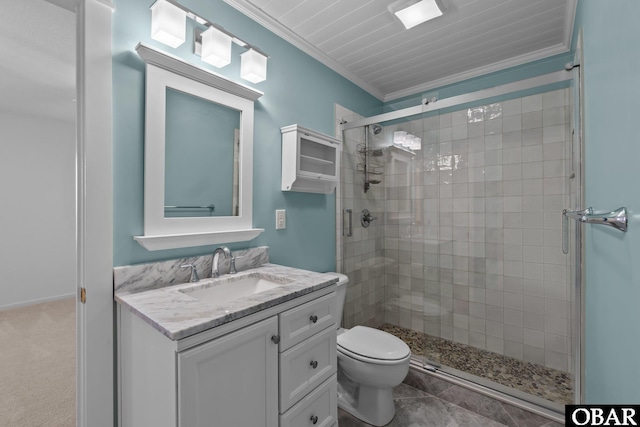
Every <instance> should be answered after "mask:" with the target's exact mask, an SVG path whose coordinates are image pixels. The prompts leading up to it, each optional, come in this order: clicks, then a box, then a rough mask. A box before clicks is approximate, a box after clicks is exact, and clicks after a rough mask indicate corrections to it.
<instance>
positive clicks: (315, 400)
mask: <svg viewBox="0 0 640 427" xmlns="http://www.w3.org/2000/svg"><path fill="white" fill-rule="evenodd" d="M314 421H315V423H314ZM337 422H338V385H337V380H336V375H335V374H334V375H332V376H331V378H329V379H328V380H327V381H326V382H325V383H324V384H322V385H321V386H320V387H318V388H317V389H315V390H314V391H313V392H312V393H310V394H309V395H308V396H306V397H305V398H304V399H302V400H301V401H300V402H298V403H297V404H296V405H294V406H293V407H292V408H291V409H290V410H288V411H287V412H286V413H285V414H283V415H281V416H280V427H305V426H309V427H331V426H335V425H337V424H336V423H337Z"/></svg>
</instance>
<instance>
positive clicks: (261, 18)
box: [224, 0, 385, 101]
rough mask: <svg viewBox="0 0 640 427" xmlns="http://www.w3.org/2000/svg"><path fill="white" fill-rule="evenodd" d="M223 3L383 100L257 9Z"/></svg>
mask: <svg viewBox="0 0 640 427" xmlns="http://www.w3.org/2000/svg"><path fill="white" fill-rule="evenodd" d="M224 2H225V3H227V4H229V5H230V6H232V7H233V8H234V9H237V10H238V11H240V12H242V13H243V14H244V15H246V16H248V17H249V18H251V19H253V20H254V21H256V22H257V23H258V24H260V25H262V26H263V27H265V28H266V29H267V30H269V31H271V32H272V33H274V34H276V35H277V36H280V37H282V38H283V39H284V40H286V41H287V42H289V43H291V44H292V45H294V46H295V47H297V48H298V49H300V50H301V51H303V52H304V53H306V54H307V55H309V56H311V57H312V58H314V59H315V60H317V61H319V62H320V63H322V64H323V65H325V66H327V67H328V68H330V69H332V70H333V71H335V72H336V73H338V74H340V75H341V76H343V77H344V78H346V79H347V80H349V81H351V82H352V83H353V84H355V85H356V86H359V87H360V88H361V89H364V90H365V91H367V92H368V93H369V94H371V95H373V96H375V97H376V98H378V99H379V100H381V101H383V100H384V97H385V95H384V93H383V92H382V91H381V90H380V89H379V88H377V87H376V86H373V85H371V84H370V83H368V82H366V81H365V80H363V79H361V78H360V77H358V76H357V75H356V74H355V73H353V72H351V71H350V70H349V69H347V68H346V67H343V66H342V65H340V64H339V63H338V62H337V61H335V60H334V59H332V58H331V57H329V56H328V55H327V54H325V53H324V52H322V51H321V50H320V49H318V48H316V47H315V46H313V45H312V44H311V43H309V42H307V41H306V40H305V39H303V38H302V37H300V36H298V35H297V34H295V33H294V32H292V31H291V30H289V29H288V28H286V27H285V26H284V25H282V24H281V23H279V22H278V21H276V20H275V19H273V18H271V17H270V16H268V15H267V14H265V13H264V12H263V11H262V10H260V9H259V8H257V7H255V6H254V5H252V4H250V3H249V2H247V1H245V0H224Z"/></svg>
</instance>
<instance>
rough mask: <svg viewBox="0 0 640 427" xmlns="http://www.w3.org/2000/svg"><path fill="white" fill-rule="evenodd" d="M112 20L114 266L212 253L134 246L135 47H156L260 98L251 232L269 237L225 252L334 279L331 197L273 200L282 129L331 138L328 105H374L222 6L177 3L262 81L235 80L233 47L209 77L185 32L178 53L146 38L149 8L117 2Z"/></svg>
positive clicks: (138, 210)
mask: <svg viewBox="0 0 640 427" xmlns="http://www.w3.org/2000/svg"><path fill="white" fill-rule="evenodd" d="M114 3H115V6H116V9H115V12H114V15H113V45H112V49H113V122H114V129H113V146H114V153H113V154H114V237H113V239H114V242H113V243H114V265H116V266H119V265H127V264H137V263H143V262H152V261H156V260H164V259H171V258H177V257H182V256H191V255H200V254H206V253H211V252H212V250H213V249H214V247H197V248H189V249H181V250H166V251H156V252H149V251H147V250H145V249H143V248H142V247H141V246H139V245H138V244H137V243H136V242H135V241H134V240H133V238H132V236H135V235H141V234H143V175H144V80H145V79H144V63H143V61H142V60H141V59H140V58H139V57H138V55H137V54H136V53H135V50H134V49H135V46H136V45H137V44H138V42H144V43H147V44H149V45H152V46H155V47H158V48H160V49H162V50H164V51H166V52H168V53H171V54H173V55H178V56H180V57H182V58H183V59H185V60H187V61H189V62H192V63H194V64H196V65H198V66H201V67H205V68H210V69H211V70H212V71H215V72H217V73H219V74H222V75H224V76H226V77H228V78H230V79H232V80H234V81H238V82H241V83H244V84H247V85H250V86H253V87H255V88H256V89H258V90H260V91H262V92H264V96H262V97H261V98H260V99H259V100H258V101H257V102H256V103H255V130H254V163H255V164H254V180H253V181H254V187H253V193H254V197H253V225H254V227H256V228H264V229H265V230H266V231H265V232H264V233H262V234H261V235H260V236H259V237H257V238H256V239H254V240H252V241H250V242H242V243H236V244H232V245H229V247H230V248H231V249H234V248H246V247H253V246H259V245H269V246H270V247H271V260H272V262H275V263H279V264H284V265H289V266H294V267H300V268H306V269H310V270H316V271H328V270H334V269H335V195H333V194H330V195H318V194H305V193H285V192H282V191H280V180H281V172H280V171H281V169H280V164H281V160H280V159H281V138H280V127H282V126H286V125H290V124H294V123H297V124H300V125H302V126H305V127H308V128H311V129H315V130H317V131H319V132H323V133H326V134H329V135H333V134H334V103H338V104H340V105H343V106H344V107H346V108H349V109H350V110H353V111H355V112H359V113H361V114H362V113H364V112H365V111H372V110H374V109H376V108H379V107H380V106H381V104H382V103H381V102H380V101H379V100H378V99H376V98H374V97H373V96H371V95H369V94H368V93H366V92H365V91H363V90H361V89H360V88H358V87H357V86H355V85H354V84H352V83H351V82H349V81H347V80H346V79H344V78H343V77H341V76H339V75H338V74H336V73H334V72H333V71H331V70H330V69H328V68H327V67H325V66H323V65H321V64H320V63H319V62H317V61H315V60H314V59H312V58H310V57H309V56H308V55H306V54H304V53H302V52H301V51H300V50H298V49H297V48H295V47H293V46H292V45H290V44H289V43H287V42H285V41H283V40H282V39H281V38H279V37H277V36H276V35H274V34H273V33H271V32H269V31H267V30H266V29H265V28H263V27H261V26H260V25H258V24H256V23H255V22H254V21H252V20H250V19H249V18H247V17H245V16H244V15H242V14H241V13H239V12H238V11H236V10H235V9H233V8H231V7H230V6H228V5H227V4H225V3H224V2H223V1H222V0H182V1H181V4H183V5H185V6H187V7H189V8H190V9H191V10H193V11H194V12H196V13H198V14H200V15H201V16H203V17H205V18H207V19H209V20H212V21H214V22H216V23H217V24H219V25H222V26H223V27H225V28H226V29H227V30H228V31H230V32H232V33H234V34H235V35H237V36H238V37H240V38H241V39H243V40H246V41H247V42H249V43H253V44H255V45H256V46H257V47H259V48H260V49H262V50H264V51H265V52H266V53H267V54H268V55H269V56H270V58H269V62H268V66H267V80H266V81H265V82H262V83H258V84H256V85H252V84H251V83H249V82H246V81H244V80H242V79H240V76H239V74H240V71H239V68H240V59H239V56H238V55H239V54H240V53H241V52H242V50H241V49H240V48H239V47H237V46H235V45H234V52H233V55H232V63H231V64H230V65H228V66H226V67H224V68H220V69H218V68H215V67H210V66H209V65H207V64H205V63H203V62H202V61H200V58H199V57H197V56H194V55H193V54H192V53H191V49H192V47H191V40H192V37H193V35H192V32H190V31H189V32H188V33H187V41H186V42H185V44H184V45H182V46H180V47H179V48H178V49H172V48H170V47H168V46H165V45H163V44H161V43H158V42H155V41H154V40H152V39H151V38H150V36H149V33H150V18H151V12H150V11H149V6H150V5H151V4H152V3H153V0H146V1H143V0H115V1H114ZM275 209H286V210H287V229H286V230H278V231H276V230H275Z"/></svg>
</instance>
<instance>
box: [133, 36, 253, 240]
mask: <svg viewBox="0 0 640 427" xmlns="http://www.w3.org/2000/svg"><path fill="white" fill-rule="evenodd" d="M136 51H137V52H138V54H139V55H140V56H141V57H142V59H144V61H145V62H146V97H145V103H146V109H145V114H146V115H145V177H144V178H145V179H144V236H134V239H135V240H136V241H137V242H138V243H140V244H141V245H142V246H143V247H145V248H146V249H148V250H160V249H171V248H180V247H189V246H202V245H210V244H217V243H230V242H240V241H247V240H251V239H253V238H254V237H256V236H257V235H258V234H260V233H261V232H262V231H264V230H263V229H254V228H253V224H252V198H253V195H252V187H253V107H254V106H253V102H254V101H255V100H256V99H258V98H259V97H260V96H261V95H262V93H261V92H259V91H256V90H254V89H252V88H250V87H248V86H244V85H242V84H238V83H235V82H233V81H230V80H228V79H226V78H225V77H222V76H220V75H218V74H215V73H213V72H211V71H209V70H206V69H204V68H200V67H196V66H194V65H191V64H189V63H187V62H185V61H183V60H182V59H180V58H178V57H175V56H173V55H170V54H167V53H165V52H162V51H160V50H157V49H155V48H152V47H149V46H147V45H145V44H143V43H140V44H139V45H138V46H137V47H136ZM201 160H203V161H201ZM216 211H217V212H216Z"/></svg>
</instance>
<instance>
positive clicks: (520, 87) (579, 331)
mask: <svg viewBox="0 0 640 427" xmlns="http://www.w3.org/2000/svg"><path fill="white" fill-rule="evenodd" d="M580 41H581V40H580V38H579V42H578V48H577V50H576V55H575V60H574V61H575V62H574V64H576V65H577V66H576V67H574V68H573V69H567V70H561V71H556V72H552V73H549V74H544V75H541V76H537V77H533V78H529V79H525V80H520V81H516V82H513V83H507V84H504V85H500V86H496V87H493V88H489V89H483V90H479V91H475V92H470V93H467V94H463V95H458V96H453V97H450V98H445V99H441V100H437V101H436V102H428V103H427V102H426V100H423V103H422V104H421V105H417V106H414V107H408V108H404V109H401V110H397V111H392V112H387V113H382V114H378V115H375V116H371V117H367V118H362V119H359V120H354V121H351V122H346V123H340V122H337V123H336V126H337V127H336V133H340V134H342V133H343V132H344V131H347V130H350V129H355V128H359V127H365V126H368V125H371V124H375V123H384V122H387V121H390V120H397V119H402V118H407V117H411V116H418V115H421V114H424V113H428V112H437V111H439V110H442V109H449V108H452V107H456V106H459V105H464V104H470V103H474V102H478V101H483V100H489V99H490V98H493V97H498V96H502V95H507V94H512V93H517V92H522V91H526V90H530V89H536V88H543V87H545V86H549V85H553V84H558V83H563V82H566V81H571V80H573V85H572V86H571V88H572V91H574V92H575V93H574V92H572V96H573V99H574V106H573V111H572V112H571V114H573V117H574V118H575V119H576V120H577V123H576V122H574V123H573V125H574V129H573V131H574V135H573V136H572V142H571V143H572V145H574V147H575V148H576V149H577V150H576V153H575V156H576V159H573V158H570V159H568V161H574V160H575V161H576V164H575V165H574V166H575V167H576V169H575V170H574V172H575V173H576V177H577V178H578V180H577V182H578V187H577V190H576V200H575V204H576V206H572V207H571V208H572V209H580V208H581V205H582V203H583V200H584V194H583V192H584V171H583V168H582V165H583V151H584V150H583V147H582V134H583V117H584V116H583V101H582V100H583V97H582V95H583V86H582V80H581V78H580V77H581V76H580V67H579V65H580V64H581V63H582V61H581V49H580ZM572 70H573V71H572ZM548 90H554V89H548ZM546 91H547V90H541V91H540V92H536V93H543V92H546ZM576 99H577V101H578V102H577V103H576V102H575V100H576ZM337 119H339V118H337ZM339 129H341V130H342V132H339ZM341 136H342V135H341ZM336 197H340V196H339V195H338V193H337V195H336ZM340 199H342V197H340ZM341 205H342V201H340V204H339V205H337V206H341ZM342 208H344V206H342ZM559 215H560V214H559ZM342 219H343V220H344V215H342ZM342 225H343V224H338V229H341V227H342ZM338 236H339V239H338V246H340V247H341V246H342V244H343V240H344V237H343V236H340V233H338ZM583 251H584V242H583V237H582V233H581V227H576V228H575V262H574V265H573V266H570V268H573V271H572V275H571V278H573V279H574V280H572V281H570V283H569V285H570V286H571V287H572V290H573V291H574V292H575V294H574V299H573V300H572V301H571V305H572V310H575V313H574V314H573V315H571V317H570V327H571V329H572V332H571V336H570V339H571V352H572V360H573V363H574V366H573V368H574V369H573V375H574V378H573V382H574V393H573V395H574V403H576V404H579V403H581V402H583V396H584V382H583V377H584V372H583V369H584V364H583V336H584V327H583V325H584V322H583V313H584V310H583V307H584V301H583V291H582V287H583V285H582V277H583V268H584V266H583V265H582V264H583V260H584V257H583ZM339 253H340V252H339ZM339 259H341V257H340V258H339ZM419 363H420V367H422V368H424V369H428V370H434V371H436V372H437V373H438V374H439V375H445V376H451V374H449V373H447V372H445V371H441V370H440V368H439V366H432V365H429V364H428V362H426V359H424V358H421V360H420V362H419ZM453 379H454V381H456V380H457V378H455V377H453ZM457 381H459V380H457ZM463 381H466V380H463ZM477 386H478V387H479V388H480V389H484V391H485V392H488V394H493V395H494V397H496V396H495V392H493V393H492V390H490V389H488V388H487V387H486V386H483V385H482V384H477ZM504 389H507V387H504ZM504 389H503V387H498V391H499V392H504ZM506 394H507V395H510V393H508V392H506ZM531 397H532V399H526V400H525V402H529V403H531V404H533V405H535V406H537V407H540V408H541V409H542V411H543V412H546V411H545V409H546V408H549V409H551V408H550V407H549V405H546V404H540V403H538V402H537V401H536V400H537V399H534V396H532V395H531ZM514 399H516V400H521V398H519V397H514ZM503 400H504V397H503ZM552 410H553V411H556V410H557V409H552Z"/></svg>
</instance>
